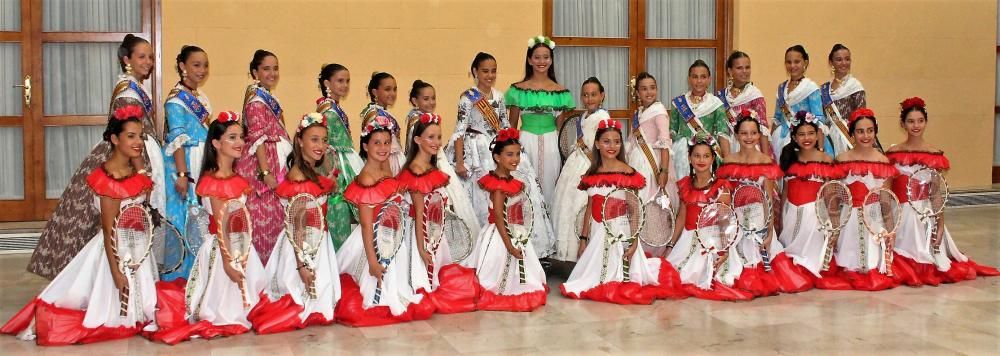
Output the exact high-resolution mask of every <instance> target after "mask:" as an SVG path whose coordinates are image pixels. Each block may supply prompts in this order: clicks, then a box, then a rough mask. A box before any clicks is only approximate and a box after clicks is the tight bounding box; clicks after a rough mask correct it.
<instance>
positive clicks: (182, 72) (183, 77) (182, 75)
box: [181, 69, 188, 79]
mask: <svg viewBox="0 0 1000 356" xmlns="http://www.w3.org/2000/svg"><path fill="white" fill-rule="evenodd" d="M187 76H188V71H186V70H183V69H181V79H185V78H187Z"/></svg>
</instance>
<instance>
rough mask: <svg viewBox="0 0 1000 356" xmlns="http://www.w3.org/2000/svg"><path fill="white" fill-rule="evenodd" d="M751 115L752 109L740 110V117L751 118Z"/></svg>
mask: <svg viewBox="0 0 1000 356" xmlns="http://www.w3.org/2000/svg"><path fill="white" fill-rule="evenodd" d="M750 115H753V114H751V113H750V109H747V108H743V110H740V117H749V116H750Z"/></svg>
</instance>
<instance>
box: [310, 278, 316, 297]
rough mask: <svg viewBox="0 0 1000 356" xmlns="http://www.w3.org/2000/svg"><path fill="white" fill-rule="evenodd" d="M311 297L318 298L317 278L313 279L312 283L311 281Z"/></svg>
mask: <svg viewBox="0 0 1000 356" xmlns="http://www.w3.org/2000/svg"><path fill="white" fill-rule="evenodd" d="M309 297H311V298H312V299H316V280H315V279H313V281H312V283H309Z"/></svg>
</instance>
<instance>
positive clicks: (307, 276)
mask: <svg viewBox="0 0 1000 356" xmlns="http://www.w3.org/2000/svg"><path fill="white" fill-rule="evenodd" d="M299 278H301V279H302V284H304V285H307V286H310V285H312V283H313V282H314V281H315V280H316V275H315V274H313V273H312V272H311V271H309V269H308V268H305V267H303V266H300V267H299Z"/></svg>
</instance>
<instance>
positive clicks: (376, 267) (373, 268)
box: [368, 262, 385, 281]
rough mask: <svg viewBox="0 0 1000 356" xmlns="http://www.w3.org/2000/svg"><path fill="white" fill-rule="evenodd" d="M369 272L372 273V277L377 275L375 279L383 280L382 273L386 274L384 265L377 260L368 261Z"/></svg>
mask: <svg viewBox="0 0 1000 356" xmlns="http://www.w3.org/2000/svg"><path fill="white" fill-rule="evenodd" d="M368 274H371V275H372V277H375V279H378V280H380V281H381V280H382V275H384V274H385V267H382V265H381V264H380V263H378V262H375V263H371V262H369V263H368Z"/></svg>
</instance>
